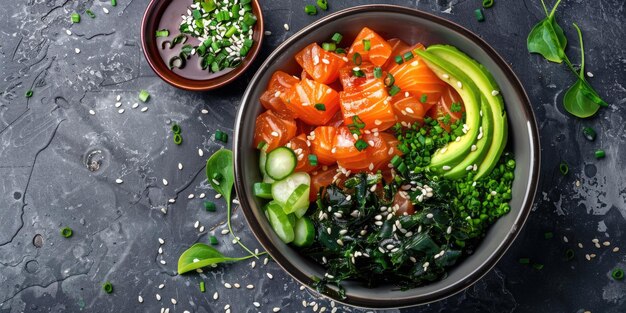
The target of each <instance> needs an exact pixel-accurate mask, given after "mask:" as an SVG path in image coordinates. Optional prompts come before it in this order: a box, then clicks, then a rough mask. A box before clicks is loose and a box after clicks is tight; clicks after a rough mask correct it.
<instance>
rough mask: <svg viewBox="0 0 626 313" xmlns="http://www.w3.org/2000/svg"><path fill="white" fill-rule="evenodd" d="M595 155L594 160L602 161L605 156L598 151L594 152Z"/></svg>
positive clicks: (601, 151) (602, 151) (602, 152)
mask: <svg viewBox="0 0 626 313" xmlns="http://www.w3.org/2000/svg"><path fill="white" fill-rule="evenodd" d="M595 155H596V159H602V158H604V157H605V156H606V153H605V152H604V150H602V149H600V150H596V152H595Z"/></svg>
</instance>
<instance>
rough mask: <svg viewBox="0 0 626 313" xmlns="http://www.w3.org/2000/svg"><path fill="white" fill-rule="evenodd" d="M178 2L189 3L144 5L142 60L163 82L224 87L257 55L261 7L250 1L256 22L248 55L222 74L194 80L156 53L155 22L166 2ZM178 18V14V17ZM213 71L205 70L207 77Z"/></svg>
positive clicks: (199, 87)
mask: <svg viewBox="0 0 626 313" xmlns="http://www.w3.org/2000/svg"><path fill="white" fill-rule="evenodd" d="M178 2H185V3H187V2H188V3H187V4H186V5H185V6H188V5H191V4H192V1H191V0H152V1H150V4H148V7H147V8H146V12H145V13H144V15H143V20H142V22H141V47H142V49H143V54H144V55H145V56H146V60H147V61H148V64H150V67H151V68H152V70H154V72H155V73H156V74H157V75H159V77H161V79H163V80H164V81H166V82H168V83H169V84H170V85H172V86H175V87H178V88H181V89H185V90H192V91H204V90H211V89H215V88H219V87H221V86H224V85H226V84H228V83H230V82H231V81H233V80H235V78H237V77H239V75H241V74H242V73H243V72H244V71H245V70H246V69H247V68H248V67H249V66H250V64H252V61H254V58H255V57H256V56H257V54H258V52H259V49H260V48H261V43H262V42H263V14H262V13H261V6H260V5H259V2H258V0H252V2H251V5H252V12H253V13H254V15H255V16H256V17H257V22H256V24H254V27H253V31H254V33H253V35H252V39H253V40H254V44H253V45H252V48H250V51H249V52H248V55H246V57H245V58H244V59H243V60H242V62H241V64H240V65H239V66H237V67H236V68H234V69H232V70H230V71H228V72H225V73H223V74H222V75H219V76H213V77H210V78H207V79H202V80H197V79H190V78H186V77H183V76H181V75H178V74H176V73H175V72H174V71H172V70H170V69H169V66H168V64H166V62H165V61H164V60H163V58H162V57H161V55H160V53H159V49H161V47H159V44H158V42H157V38H156V31H157V30H158V29H159V23H160V21H161V17H162V16H163V13H164V12H165V11H166V9H167V8H168V7H169V6H170V5H174V4H175V3H178ZM178 18H180V16H178ZM179 22H180V21H175V22H174V24H175V25H177V26H178V25H179ZM174 32H178V29H176V30H174ZM210 75H211V76H212V75H215V74H211V73H209V71H207V77H209V76H210Z"/></svg>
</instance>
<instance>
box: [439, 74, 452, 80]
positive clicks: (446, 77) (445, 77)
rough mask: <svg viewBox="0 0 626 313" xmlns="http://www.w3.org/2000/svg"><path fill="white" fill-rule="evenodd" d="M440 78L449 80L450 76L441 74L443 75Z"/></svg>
mask: <svg viewBox="0 0 626 313" xmlns="http://www.w3.org/2000/svg"><path fill="white" fill-rule="evenodd" d="M441 77H443V78H444V79H449V78H450V75H448V74H443V75H441Z"/></svg>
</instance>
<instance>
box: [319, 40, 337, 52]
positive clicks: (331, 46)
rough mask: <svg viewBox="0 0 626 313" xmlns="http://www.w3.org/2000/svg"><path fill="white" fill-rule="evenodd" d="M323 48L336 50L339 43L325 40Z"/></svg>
mask: <svg viewBox="0 0 626 313" xmlns="http://www.w3.org/2000/svg"><path fill="white" fill-rule="evenodd" d="M322 49H324V50H326V51H335V49H337V44H335V43H334V42H325V43H323V44H322Z"/></svg>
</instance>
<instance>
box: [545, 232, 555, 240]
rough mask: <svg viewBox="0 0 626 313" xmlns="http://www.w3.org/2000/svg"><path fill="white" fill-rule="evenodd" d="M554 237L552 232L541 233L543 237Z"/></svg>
mask: <svg viewBox="0 0 626 313" xmlns="http://www.w3.org/2000/svg"><path fill="white" fill-rule="evenodd" d="M553 237H554V234H553V233H552V232H546V233H545V234H543V238H545V239H552V238H553Z"/></svg>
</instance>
